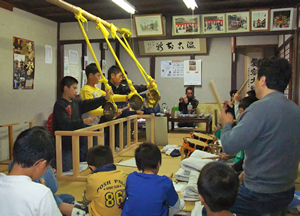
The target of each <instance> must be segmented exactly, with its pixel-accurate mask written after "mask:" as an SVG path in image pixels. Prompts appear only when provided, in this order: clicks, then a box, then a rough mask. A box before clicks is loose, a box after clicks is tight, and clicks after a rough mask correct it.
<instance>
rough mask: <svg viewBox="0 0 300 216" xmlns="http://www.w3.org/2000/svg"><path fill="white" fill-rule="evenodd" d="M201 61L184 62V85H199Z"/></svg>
mask: <svg viewBox="0 0 300 216" xmlns="http://www.w3.org/2000/svg"><path fill="white" fill-rule="evenodd" d="M201 64H202V61H201V60H185V61H184V85H201V83H202V82H201Z"/></svg>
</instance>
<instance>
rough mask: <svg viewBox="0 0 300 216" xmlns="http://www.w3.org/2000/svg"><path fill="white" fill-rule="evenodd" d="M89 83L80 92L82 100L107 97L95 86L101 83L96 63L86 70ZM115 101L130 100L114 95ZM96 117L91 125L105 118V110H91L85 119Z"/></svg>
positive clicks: (125, 96)
mask: <svg viewBox="0 0 300 216" xmlns="http://www.w3.org/2000/svg"><path fill="white" fill-rule="evenodd" d="M85 73H86V77H87V83H86V84H85V85H84V86H83V88H82V89H81V90H80V96H81V99H82V100H88V99H93V98H98V97H101V96H106V92H105V91H103V90H101V89H100V88H98V87H97V86H95V85H96V84H98V83H99V80H100V78H101V75H100V72H99V70H98V68H97V66H96V64H95V63H91V64H89V65H88V66H87V67H86V69H85ZM113 99H114V101H115V102H125V101H127V100H128V96H127V95H118V94H114V95H113ZM91 116H92V117H94V118H95V120H94V122H92V123H91V124H89V125H96V124H99V121H100V116H103V109H102V108H101V107H98V108H97V109H94V110H91V111H89V112H88V113H85V114H84V115H83V117H91Z"/></svg>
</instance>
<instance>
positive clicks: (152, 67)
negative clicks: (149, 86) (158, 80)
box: [150, 56, 155, 79]
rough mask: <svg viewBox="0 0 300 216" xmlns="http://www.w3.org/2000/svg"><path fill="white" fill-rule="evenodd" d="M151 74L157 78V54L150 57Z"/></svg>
mask: <svg viewBox="0 0 300 216" xmlns="http://www.w3.org/2000/svg"><path fill="white" fill-rule="evenodd" d="M150 76H151V77H152V78H153V79H155V56H151V57H150Z"/></svg>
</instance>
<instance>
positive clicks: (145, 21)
mask: <svg viewBox="0 0 300 216" xmlns="http://www.w3.org/2000/svg"><path fill="white" fill-rule="evenodd" d="M134 23H135V30H136V35H137V37H149V36H163V35H164V26H163V20H162V15H161V14H148V15H135V16H134Z"/></svg>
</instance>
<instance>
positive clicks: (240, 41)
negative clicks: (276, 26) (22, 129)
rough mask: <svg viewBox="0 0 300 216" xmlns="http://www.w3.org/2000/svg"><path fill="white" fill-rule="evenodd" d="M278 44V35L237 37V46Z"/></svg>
mask: <svg viewBox="0 0 300 216" xmlns="http://www.w3.org/2000/svg"><path fill="white" fill-rule="evenodd" d="M277 43H278V36H277V35H266V36H242V37H236V45H237V46H243V45H244V46H245V45H254V46H256V45H270V44H271V45H273V44H277Z"/></svg>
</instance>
